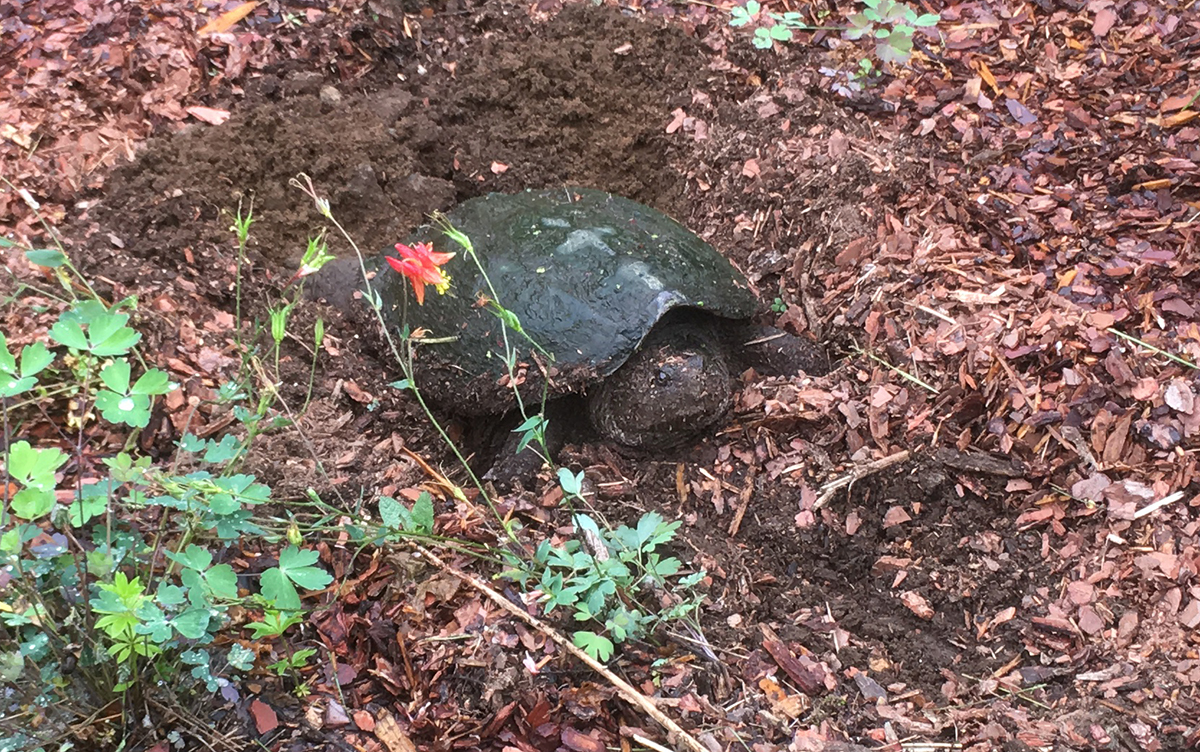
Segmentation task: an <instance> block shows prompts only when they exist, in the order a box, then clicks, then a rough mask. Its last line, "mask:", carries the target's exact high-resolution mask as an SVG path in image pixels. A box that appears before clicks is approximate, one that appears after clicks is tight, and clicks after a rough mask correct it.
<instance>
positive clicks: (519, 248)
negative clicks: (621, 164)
mask: <svg viewBox="0 0 1200 752" xmlns="http://www.w3.org/2000/svg"><path fill="white" fill-rule="evenodd" d="M447 217H448V219H449V221H450V223H451V224H452V225H453V226H454V227H455V228H456V229H458V230H460V231H461V232H463V233H464V234H466V235H467V236H468V237H469V238H470V239H471V241H472V243H473V244H474V247H475V250H476V253H477V254H478V256H479V259H480V261H481V263H482V264H483V266H484V268H486V269H487V273H488V276H489V277H490V279H491V282H492V285H493V286H494V288H495V292H496V298H497V300H498V301H499V302H500V303H501V304H502V305H504V306H505V307H506V308H508V309H509V310H510V311H512V312H513V313H515V314H516V315H517V316H518V317H519V319H520V322H521V325H522V327H523V328H524V330H525V332H526V333H527V334H528V335H529V337H530V338H532V339H533V340H534V341H536V342H537V343H538V344H540V345H541V346H542V348H544V349H545V350H546V351H547V352H549V353H551V354H553V356H554V362H553V363H548V362H543V363H539V362H537V359H535V358H532V357H531V348H530V346H529V344H528V342H527V341H526V340H525V339H524V338H523V337H521V336H520V335H519V334H516V333H515V332H512V331H509V332H508V340H509V343H510V344H511V345H512V347H514V348H515V349H516V351H517V360H518V362H521V363H526V364H528V365H529V368H528V369H527V372H526V381H525V383H524V384H523V385H522V388H523V389H524V390H526V391H528V392H529V393H530V394H531V396H534V397H536V396H538V395H540V390H541V386H542V384H543V383H544V381H543V375H544V374H549V375H550V389H551V395H552V396H553V395H554V394H558V393H564V392H574V391H580V390H582V389H583V388H584V387H586V386H587V385H588V384H589V383H591V382H594V381H596V380H597V379H600V378H603V377H606V376H608V375H610V374H611V373H613V372H614V371H616V370H617V369H618V368H620V367H621V365H622V364H624V363H625V362H626V361H627V360H628V359H629V357H630V356H631V355H632V354H633V353H634V352H636V351H637V349H638V347H639V346H640V345H641V343H642V341H643V339H645V338H646V336H647V335H648V334H649V333H650V332H651V330H652V329H654V327H655V324H657V323H658V322H659V320H660V319H661V318H662V317H663V316H664V315H665V314H666V313H667V312H668V311H671V310H672V309H676V308H694V309H698V310H703V311H706V312H708V313H711V314H713V315H714V316H718V317H722V318H727V319H748V318H749V317H750V316H751V315H753V314H754V312H755V310H756V309H757V306H758V300H757V298H756V297H755V295H754V293H753V292H752V291H751V290H750V287H749V284H748V283H747V281H746V279H745V277H743V276H742V274H741V273H740V272H738V271H737V270H736V269H735V268H734V267H733V265H732V264H730V263H729V262H728V261H727V260H726V259H725V258H724V257H723V256H721V254H720V253H718V252H717V251H716V250H715V249H714V248H713V247H712V246H711V245H709V244H708V243H706V242H704V241H703V240H701V239H700V238H698V237H696V236H695V235H694V234H692V233H691V232H690V231H688V230H687V229H686V228H684V227H683V226H682V225H680V224H679V223H677V222H675V221H674V220H672V219H671V218H669V217H667V216H666V215H664V214H662V213H660V212H658V211H655V210H654V209H651V208H649V207H647V206H643V205H641V204H638V203H636V202H633V201H630V200H628V199H624V198H620V197H617V196H613V195H610V194H608V193H604V192H602V191H596V190H589V189H581V188H570V189H555V190H541V191H529V192H525V193H520V194H516V195H504V194H492V195H488V196H484V197H480V198H476V199H472V200H469V201H466V202H464V203H462V204H460V205H459V206H458V207H456V208H455V209H454V210H453V211H451V212H450V213H449V214H448V215H447ZM423 241H431V242H432V243H433V244H434V246H435V248H436V250H438V251H442V252H454V253H457V254H458V255H457V256H456V257H455V258H454V259H452V260H451V261H450V262H449V263H448V264H447V265H446V267H445V268H446V270H447V271H448V272H449V274H450V277H451V285H450V289H449V290H448V291H447V292H446V293H445V294H444V295H438V294H436V293H435V292H434V291H433V290H432V289H429V290H427V294H426V297H425V304H424V305H423V306H418V305H416V301H415V299H413V297H412V291H411V289H410V288H409V287H408V283H407V281H406V280H405V279H404V278H403V277H401V276H400V275H398V274H395V273H394V272H392V271H391V270H390V269H389V268H387V267H386V266H382V271H381V272H380V273H379V274H378V275H377V276H376V278H375V280H374V285H375V287H376V288H377V289H378V291H379V293H380V296H381V298H382V301H383V304H384V312H385V316H386V317H387V320H388V321H389V325H390V326H392V327H393V329H395V330H398V329H399V327H400V326H401V318H402V313H403V312H406V315H407V319H408V322H407V323H408V326H409V327H410V329H412V330H415V329H417V328H418V327H420V328H423V329H425V330H427V331H428V337H429V338H437V339H441V338H446V337H454V338H455V339H453V340H452V341H449V342H444V343H437V344H433V343H431V344H421V345H418V347H417V350H416V361H417V362H416V365H417V367H418V372H419V373H420V374H421V376H422V378H421V387H422V389H423V390H426V391H427V392H428V393H429V394H430V395H431V396H433V397H434V398H435V399H437V400H438V401H440V402H443V403H445V404H447V405H448V406H450V407H452V408H454V409H455V410H457V411H460V412H463V413H468V414H480V413H491V412H497V411H500V410H503V409H504V408H505V406H507V405H509V404H511V400H512V393H511V388H510V387H508V386H507V384H506V383H505V379H504V377H505V376H507V373H508V369H507V367H506V366H505V363H504V353H505V346H504V340H503V332H502V327H501V324H500V320H499V319H498V318H497V317H496V315H495V314H494V312H492V311H491V310H489V309H488V308H487V307H486V306H484V305H481V300H482V299H484V298H485V297H490V295H489V293H488V289H487V285H486V284H485V282H484V280H483V277H482V276H481V275H480V274H479V273H478V270H477V269H476V266H475V264H474V262H472V261H471V259H469V258H467V256H466V254H465V252H464V251H463V249H462V248H460V247H458V246H457V245H455V244H454V243H453V242H452V241H451V240H450V239H449V238H447V237H446V236H445V235H444V234H443V233H442V232H441V231H440V230H438V229H437V228H435V227H423V228H421V229H420V230H419V231H418V232H417V233H416V234H415V235H414V236H412V237H411V238H409V239H408V240H407V241H405V242H406V243H408V244H410V245H411V244H413V243H416V242H423ZM404 296H408V301H407V303H405V302H404V300H403V298H404ZM542 360H543V361H544V360H545V359H544V358H543V359H542Z"/></svg>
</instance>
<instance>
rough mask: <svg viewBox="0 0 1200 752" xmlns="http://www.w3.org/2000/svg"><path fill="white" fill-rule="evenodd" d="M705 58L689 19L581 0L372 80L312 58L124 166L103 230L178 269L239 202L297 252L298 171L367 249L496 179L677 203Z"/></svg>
mask: <svg viewBox="0 0 1200 752" xmlns="http://www.w3.org/2000/svg"><path fill="white" fill-rule="evenodd" d="M496 12H497V11H481V12H480V14H479V15H478V16H476V17H474V18H473V23H474V25H475V26H476V27H485V28H486V27H487V26H488V25H489V24H492V23H493V22H494V19H491V18H490V16H489V14H494V13H496ZM446 48H450V49H453V53H450V52H447V51H446ZM452 56H453V58H454V59H451V57H452ZM703 68H704V58H703V57H702V55H701V51H700V49H699V47H698V45H697V44H696V43H695V42H694V41H692V40H690V39H689V38H687V37H686V36H685V35H683V33H682V32H680V31H678V30H676V29H668V28H661V27H658V26H656V25H654V24H648V23H644V22H639V21H635V20H632V19H629V18H625V17H623V16H621V15H619V14H617V13H613V12H611V11H609V10H605V9H600V8H595V7H592V6H572V7H570V8H568V9H566V10H565V11H564V12H562V13H561V14H559V15H557V16H556V17H555V18H554V19H552V20H550V21H549V22H547V23H545V24H543V25H529V24H527V23H526V24H517V25H515V28H514V24H512V19H508V28H507V29H506V30H503V31H497V32H492V33H482V34H480V35H479V36H477V37H476V41H475V42H474V43H473V44H471V45H469V46H467V47H466V48H461V47H455V46H454V45H451V44H450V43H446V42H443V41H442V40H440V39H438V40H434V41H431V42H428V43H426V45H425V48H424V49H423V50H422V54H421V55H420V56H410V57H409V58H408V59H407V60H406V61H405V63H404V65H403V66H402V67H401V70H400V71H398V72H397V71H395V70H392V71H390V72H388V73H386V74H385V73H383V72H380V73H377V75H376V78H377V79H381V80H390V81H391V82H395V81H397V80H399V81H400V82H399V83H392V84H390V85H388V86H385V87H383V88H378V89H376V90H372V91H368V92H359V93H343V92H341V91H339V90H338V89H336V88H334V87H332V86H328V85H325V86H322V80H321V78H320V76H319V75H314V74H312V73H310V72H302V71H300V72H292V73H290V74H287V75H285V76H283V77H282V78H280V77H276V76H267V77H266V78H264V79H260V80H258V81H257V82H255V85H254V86H253V87H251V88H250V89H249V93H248V98H249V99H250V100H252V101H255V102H256V104H254V105H253V106H250V107H248V108H245V109H243V110H241V111H239V112H237V113H236V114H234V115H233V116H232V117H231V118H230V120H229V121H228V122H227V123H225V124H224V125H221V126H217V127H213V126H207V125H205V126H193V127H191V128H189V129H187V130H185V131H184V132H182V133H179V134H176V135H174V136H172V137H170V138H166V139H160V140H158V141H156V142H154V143H153V144H151V145H150V146H149V147H148V148H147V149H146V150H145V151H144V152H143V154H142V155H141V156H140V158H139V159H138V160H137V161H135V162H134V163H132V164H130V165H128V166H126V167H125V168H123V169H121V170H119V171H118V172H117V173H116V174H115V175H113V176H112V178H110V180H109V183H108V189H107V192H106V194H105V196H104V198H103V200H102V202H101V203H100V205H99V207H98V208H97V210H96V212H95V217H96V218H98V219H99V220H100V224H101V226H102V227H103V228H104V230H105V232H104V233H103V234H102V235H101V237H108V236H110V235H111V236H115V238H116V240H115V241H114V242H116V243H120V244H122V245H123V247H124V248H125V250H126V251H127V252H132V254H133V255H135V256H136V257H139V258H142V259H152V260H154V261H155V262H156V264H157V265H158V266H160V267H165V268H168V269H169V268H171V267H173V266H175V265H176V264H178V263H179V261H180V260H182V259H183V258H184V257H185V255H186V253H185V249H190V250H191V252H192V254H193V256H195V255H202V254H204V253H205V252H206V251H207V250H208V249H217V248H222V247H225V248H228V247H229V246H230V238H231V234H230V232H229V230H228V228H229V225H230V217H231V215H232V213H233V212H235V211H236V210H237V208H238V206H239V204H240V205H242V206H243V208H244V209H245V208H249V207H250V206H253V210H254V218H255V220H256V221H255V224H254V229H253V232H252V236H251V244H252V250H255V251H258V252H259V253H261V254H262V256H263V257H265V258H266V259H267V260H269V261H270V262H272V263H273V264H278V265H283V266H290V265H294V264H295V263H296V262H297V261H298V259H299V258H300V255H301V254H302V253H303V250H304V247H305V244H306V241H307V239H308V238H309V237H312V236H313V235H315V234H316V233H317V232H318V231H319V229H320V227H321V221H320V217H318V216H317V215H316V212H314V211H313V208H312V206H311V204H310V203H309V202H308V200H307V199H306V198H305V197H304V195H303V194H302V193H301V192H300V191H299V190H297V189H296V188H295V187H293V186H292V185H290V181H292V179H293V178H295V177H296V176H297V175H298V174H300V173H304V174H307V175H309V176H311V178H312V180H313V182H314V184H315V185H316V187H317V189H318V191H319V192H320V193H321V194H322V195H326V196H328V197H329V198H330V200H331V204H332V208H333V212H334V215H335V216H336V217H337V218H338V220H339V221H340V222H341V223H342V224H343V225H344V226H345V227H346V229H347V230H349V231H350V233H351V235H352V236H353V237H355V239H356V240H357V241H358V243H359V245H360V247H362V248H363V249H375V248H382V247H386V246H387V245H390V244H391V243H394V242H396V241H398V240H400V239H401V238H402V237H403V236H404V235H405V234H407V233H408V232H409V231H410V230H411V229H412V228H413V227H415V226H416V225H418V224H419V223H420V222H421V221H422V218H423V216H424V215H425V214H427V213H428V212H431V211H433V210H435V209H446V208H448V207H449V206H451V205H453V204H454V203H455V202H456V201H460V200H462V199H465V198H469V197H471V196H475V195H479V194H482V193H486V192H489V191H515V190H520V189H523V188H538V187H548V186H557V185H565V184H575V185H583V186H589V187H595V188H601V189H604V190H609V191H612V192H615V193H620V194H622V195H625V196H629V197H631V198H634V199H637V200H639V201H642V202H644V203H648V204H651V205H653V206H655V207H657V208H660V209H663V210H665V211H668V212H670V211H671V210H672V209H676V208H678V207H677V206H676V203H677V202H678V200H679V199H680V197H681V196H682V181H681V180H675V179H672V178H671V169H670V165H669V164H668V161H667V154H668V152H669V147H668V144H667V141H666V138H667V137H666V134H665V132H664V126H665V124H666V123H668V122H669V121H670V114H669V113H670V112H671V110H672V108H673V107H676V106H678V104H679V103H680V101H681V100H686V99H687V98H689V97H690V91H691V89H692V87H693V85H695V84H696V83H697V82H698V76H699V74H700V72H701V71H702V70H703ZM333 249H334V251H335V252H346V251H347V249H346V248H344V247H338V245H337V244H336V243H335V244H334V245H333Z"/></svg>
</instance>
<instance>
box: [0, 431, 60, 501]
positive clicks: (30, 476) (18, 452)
mask: <svg viewBox="0 0 1200 752" xmlns="http://www.w3.org/2000/svg"><path fill="white" fill-rule="evenodd" d="M66 461H67V455H65V454H63V452H62V450H60V449H58V448H54V447H52V448H49V449H34V448H33V447H32V446H30V444H29V442H28V441H18V442H15V443H14V444H13V445H12V446H11V447H9V450H8V459H7V464H8V475H9V477H11V478H12V479H13V480H14V481H16V482H17V483H19V484H20V485H22V486H24V487H23V488H22V489H21V490H20V491H18V492H17V493H16V494H15V495H14V496H13V499H12V510H13V512H15V513H16V514H17V516H18V517H23V518H24V519H27V520H35V519H37V518H39V517H41V516H43V515H45V514H46V513H48V512H49V511H50V510H51V509H53V508H54V504H55V498H54V473H55V471H57V470H58V468H60V467H62V465H63V464H64V463H65V462H66Z"/></svg>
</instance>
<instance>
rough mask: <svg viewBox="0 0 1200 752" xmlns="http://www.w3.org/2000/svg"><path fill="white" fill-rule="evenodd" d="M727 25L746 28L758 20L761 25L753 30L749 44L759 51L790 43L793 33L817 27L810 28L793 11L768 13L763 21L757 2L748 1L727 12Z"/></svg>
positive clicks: (755, 0) (759, 5) (753, 0)
mask: <svg viewBox="0 0 1200 752" xmlns="http://www.w3.org/2000/svg"><path fill="white" fill-rule="evenodd" d="M729 14H730V18H729V25H730V26H734V27H740V26H746V25H748V24H749V23H750V22H752V21H754V20H755V19H758V20H760V21H763V23H762V25H760V26H758V27H757V28H755V29H754V36H753V38H752V39H751V43H752V44H753V45H754V46H755V47H757V48H759V49H760V50H766V49H770V48H771V47H772V46H774V44H775V42H790V41H792V37H793V32H794V31H797V30H799V31H809V30H813V29H816V28H818V27H815V26H810V25H809V24H806V23H805V22H804V21H803V16H801V15H800V14H799V13H796V12H794V11H788V12H786V13H768V14H767V15H766V17H765V20H764V19H763V16H762V5H761V4H760V3H759V2H758V0H749V1H748V2H747V3H746V5H745V6H741V5H735V6H733V8H731V9H730V10H729Z"/></svg>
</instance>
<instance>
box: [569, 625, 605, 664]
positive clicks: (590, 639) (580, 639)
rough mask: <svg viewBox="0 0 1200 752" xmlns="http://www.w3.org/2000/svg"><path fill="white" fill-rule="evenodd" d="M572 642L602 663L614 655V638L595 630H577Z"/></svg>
mask: <svg viewBox="0 0 1200 752" xmlns="http://www.w3.org/2000/svg"><path fill="white" fill-rule="evenodd" d="M572 642H574V643H575V647H577V648H581V649H582V650H583V652H585V653H587V654H588V655H590V656H591V657H592V658H595V659H596V660H598V661H600V662H602V663H603V662H604V661H607V660H608V659H609V658H611V657H612V653H613V644H612V640H610V639H608V638H607V637H604V636H603V635H598V634H596V633H595V632H576V633H575V635H574V639H573V640H572Z"/></svg>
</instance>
